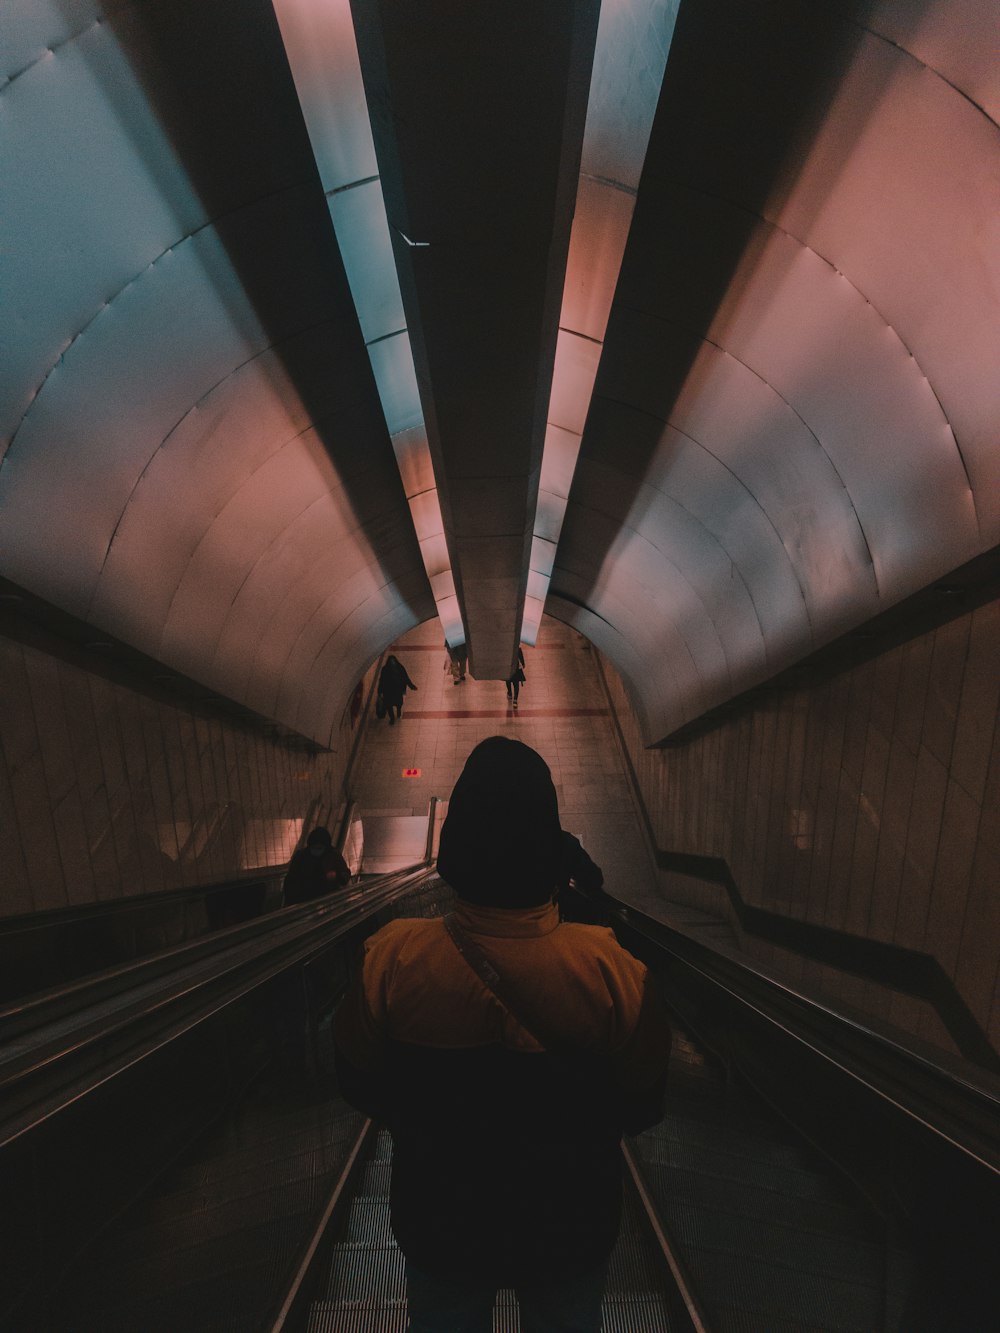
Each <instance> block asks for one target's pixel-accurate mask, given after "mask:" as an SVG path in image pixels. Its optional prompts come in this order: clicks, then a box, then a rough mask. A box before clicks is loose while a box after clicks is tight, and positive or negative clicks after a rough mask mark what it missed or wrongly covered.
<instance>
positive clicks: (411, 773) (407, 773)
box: [403, 768, 420, 778]
mask: <svg viewBox="0 0 1000 1333" xmlns="http://www.w3.org/2000/svg"><path fill="white" fill-rule="evenodd" d="M403 777H404V778H419V777H420V769H419V768H404V769H403Z"/></svg>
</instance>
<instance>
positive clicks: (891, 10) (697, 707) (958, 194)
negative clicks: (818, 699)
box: [553, 0, 1000, 739]
mask: <svg viewBox="0 0 1000 1333" xmlns="http://www.w3.org/2000/svg"><path fill="white" fill-rule="evenodd" d="M959 14H962V15H966V16H967V17H968V18H969V20H970V22H971V23H972V27H973V28H974V30H975V31H978V32H980V33H982V32H984V31H985V30H986V29H987V28H991V27H992V25H993V20H989V19H987V17H986V15H987V6H986V4H985V3H984V4H981V5H978V6H977V5H972V4H971V0H970V3H969V4H966V3H965V0H962V2H961V3H959V4H958V5H951V4H950V3H949V2H948V0H937V2H935V0H928V3H921V4H916V3H915V4H913V5H910V6H898V5H896V6H891V5H878V4H876V5H875V6H865V7H864V15H862V14H861V12H860V9H859V7H858V6H854V5H849V4H846V3H845V4H840V5H833V6H830V7H824V8H823V9H822V10H818V9H817V7H815V6H811V5H807V4H804V3H801V0H785V2H784V3H782V2H781V0H775V3H773V4H770V5H768V6H766V7H762V8H760V9H756V8H748V7H746V6H744V5H740V4H738V3H735V0H704V3H702V4H700V5H698V6H682V7H681V10H680V14H679V18H678V23H677V28H676V32H675V37H674V45H673V48H672V51H671V55H670V60H669V63H668V68H667V74H666V78H665V81H664V90H663V96H662V98H661V102H660V106H659V110H658V113H657V120H656V124H655V127H654V131H653V135H652V138H651V142H650V148H649V151H648V154H647V159H646V167H645V173H644V176H643V181H642V184H641V187H640V191H639V196H638V201H637V206H636V212H635V217H634V221H633V225H632V230H631V233H630V238H629V243H628V247H627V252H626V257H625V262H624V265H623V269H622V275H621V278H620V281H619V285H618V288H617V292H616V297H615V303H614V307H613V310H612V315H611V319H610V322H609V326H608V330H607V337H606V342H605V351H604V355H603V358H602V362H601V368H600V372H599V374H598V378H597V383H596V390H595V399H594V404H593V406H592V409H591V413H590V416H589V418H588V425H587V428H586V431H585V434H584V438H583V443H582V449H581V454H580V461H579V465H578V469H577V476H576V480H575V482H574V485H573V489H572V491H571V493H570V499H569V504H568V507H567V513H566V520H565V528H564V532H563V536H562V540H561V543H560V546H559V551H558V555H557V559H556V564H555V569H554V573H553V588H554V589H558V592H559V593H560V594H563V593H564V594H566V596H567V597H568V599H569V601H570V602H571V603H582V604H584V606H586V607H587V608H589V609H590V611H591V612H592V613H593V614H594V615H595V616H597V617H599V618H602V619H603V620H604V621H607V622H609V623H611V624H612V625H614V626H615V627H616V628H618V629H619V630H620V631H621V637H622V638H628V639H630V640H631V639H633V637H634V638H635V642H636V643H637V644H639V645H641V649H642V653H643V655H644V657H645V658H646V660H647V661H651V662H654V663H655V667H654V669H653V670H651V671H647V672H646V673H645V675H644V676H637V675H636V674H634V673H630V671H629V669H628V666H627V663H626V664H625V665H624V669H623V674H624V675H626V676H630V674H631V680H632V683H633V687H634V688H635V689H637V690H639V691H640V692H641V693H642V694H643V705H642V706H643V709H644V711H645V713H646V716H647V718H648V719H649V721H650V725H651V726H652V727H654V728H659V727H661V726H669V727H671V728H672V727H675V726H678V725H682V724H683V723H684V722H686V721H689V720H691V719H692V718H693V717H695V716H697V715H698V713H699V712H700V711H702V710H703V709H704V708H705V706H706V699H710V700H712V703H713V704H715V703H718V702H721V701H722V698H724V697H725V693H724V691H723V690H722V686H723V681H724V678H725V673H723V672H722V670H721V669H720V667H719V664H718V662H715V663H714V664H713V663H712V661H711V659H710V655H709V654H708V653H707V652H706V651H704V648H703V645H707V644H708V643H709V642H710V634H709V632H708V629H709V627H708V622H709V621H712V622H713V624H714V626H715V629H716V630H717V632H718V635H719V641H720V643H722V644H724V645H725V649H726V656H727V663H728V672H729V683H728V689H729V690H730V691H731V692H738V691H739V690H742V689H745V688H747V687H748V686H749V685H751V684H753V683H756V682H757V681H758V680H760V679H762V678H763V675H764V674H765V673H770V672H773V671H775V670H778V669H780V668H781V667H783V666H785V665H788V664H789V663H790V662H792V661H794V660H796V659H797V658H798V657H801V656H802V655H804V654H806V653H808V652H809V651H810V649H811V648H813V647H815V646H818V645H819V644H820V643H823V642H826V641H828V640H829V639H830V638H832V637H834V636H835V635H836V634H838V633H841V632H843V631H844V630H845V629H847V628H849V627H851V626H853V625H857V624H860V623H861V622H863V621H864V620H865V619H867V618H868V617H869V616H871V615H873V614H875V613H877V612H878V611H879V610H882V609H884V608H885V607H887V606H889V605H892V604H893V603H894V602H896V601H899V600H901V599H902V598H903V597H905V596H907V595H908V594H909V593H912V592H914V591H916V590H918V589H919V588H921V587H923V586H925V585H926V584H927V583H928V582H930V581H932V580H933V579H935V578H939V577H941V575H942V574H944V573H946V572H947V571H948V570H950V569H951V568H954V567H955V566H957V565H959V564H961V563H963V562H964V561H966V560H968V559H970V558H971V557H973V556H974V555H976V554H978V553H979V552H980V551H982V550H984V549H987V548H988V547H989V546H990V545H992V544H995V542H996V540H997V535H996V532H997V530H996V513H997V506H998V505H1000V472H998V471H997V469H998V468H1000V452H998V450H997V448H996V423H997V421H998V420H1000V376H997V375H996V366H997V365H998V364H1000V341H998V340H1000V319H998V314H1000V311H998V308H997V307H998V304H1000V230H998V228H1000V220H998V219H1000V215H998V214H997V210H996V208H995V200H994V199H993V191H992V190H991V188H990V186H989V185H988V182H989V181H990V180H991V179H992V178H994V176H995V173H996V171H997V169H998V166H1000V136H998V134H997V126H996V124H995V123H994V122H993V121H991V120H990V119H989V118H988V116H987V115H986V114H985V112H984V110H983V106H984V105H985V104H987V103H988V102H989V99H988V98H986V97H982V98H981V99H980V98H977V99H974V101H979V105H976V104H974V101H970V100H969V95H968V94H967V92H966V91H965V90H964V89H963V88H961V86H959V87H955V86H953V82H954V80H951V81H950V80H949V78H948V76H947V75H945V74H943V73H942V71H945V70H948V71H951V72H952V73H953V74H955V75H956V78H961V79H962V80H963V81H964V83H965V85H966V88H971V87H973V86H974V85H976V86H977V87H979V89H980V91H981V82H979V81H981V80H982V79H983V77H984V74H985V67H984V64H983V62H982V61H979V60H977V59H976V57H975V55H974V53H973V52H972V50H971V48H970V46H969V44H968V42H967V40H966V39H965V36H964V35H963V34H962V32H961V26H962V25H961V23H960V22H959V21H958V16H959ZM994 14H995V7H994ZM869 18H870V23H871V26H872V27H873V28H874V29H875V31H874V32H873V31H870V30H868V29H867V28H866V26H865V21H867V20H868V19H869ZM859 19H863V20H865V21H860V22H859ZM880 29H881V31H880ZM909 41H912V44H913V51H908V50H906V49H905V43H906V42H909ZM894 43H898V44H894ZM932 65H933V68H932V67H931V66H932ZM996 75H997V70H996V67H994V71H993V75H992V78H993V81H994V83H995V81H996ZM987 275H989V276H987ZM991 368H992V369H991ZM713 469H714V470H715V472H716V474H717V475H715V476H713V475H711V474H712V471H713ZM604 515H607V519H606V521H605V522H603V523H602V518H603V516H604ZM689 519H690V520H692V521H691V522H689V521H688V520H689ZM621 524H624V525H625V527H624V528H618V529H617V531H616V526H617V525H621ZM629 529H631V530H633V531H634V534H635V536H634V538H633V539H631V540H629V539H628V538H627V536H626V533H627V531H628V530H629ZM709 533H710V534H711V535H712V538H713V540H714V542H715V543H717V545H716V546H715V547H712V545H711V544H709V545H706V544H705V535H706V534H709ZM652 549H655V550H656V551H657V552H659V553H660V555H661V556H662V558H663V561H664V562H665V563H669V564H670V565H671V566H673V567H674V568H675V569H676V570H678V571H680V572H681V573H682V575H683V577H684V580H685V581H686V583H687V585H688V586H689V587H692V588H696V589H698V593H699V596H698V598H697V599H696V600H692V598H691V597H690V595H689V594H688V592H686V591H685V589H684V588H683V587H682V586H681V585H680V584H679V583H678V581H677V578H676V576H675V575H674V574H672V573H670V572H669V571H668V570H666V569H664V570H663V571H661V572H659V573H657V563H656V560H654V559H652V558H651V556H650V550H652ZM710 550H714V551H715V553H716V554H717V555H718V554H720V553H723V552H724V553H725V556H726V557H727V558H728V560H729V561H731V567H730V568H731V581H733V582H734V583H735V582H739V583H740V584H742V586H743V587H744V588H745V590H746V593H747V595H748V596H749V598H750V601H751V602H752V605H753V609H754V612H755V615H756V618H757V620H758V622H759V627H758V628H757V629H756V630H755V631H754V632H749V626H750V622H749V621H746V622H745V625H744V627H743V628H742V629H741V628H740V626H739V624H738V622H737V619H736V618H735V617H736V616H737V615H738V614H739V613H740V612H741V610H743V609H745V606H746V602H745V599H744V598H743V596H742V595H740V596H737V597H735V599H729V600H727V599H722V600H720V599H719V596H718V589H717V588H715V586H714V581H710V583H711V586H706V585H703V584H702V582H701V575H702V573H703V572H704V571H705V570H706V568H708V567H710V566H711V562H712V557H711V556H710V555H709V551H710ZM706 562H708V563H706ZM715 576H716V577H721V576H722V567H721V566H720V567H719V568H717V569H716V570H715ZM630 590H631V591H630ZM630 602H633V603H634V604H635V607H636V608H638V607H639V606H645V607H649V606H651V605H655V606H656V608H657V609H656V614H655V615H653V616H648V617H647V620H646V623H645V624H643V622H642V619H641V618H640V617H638V616H636V615H635V614H634V613H633V612H632V610H631V609H630V607H629V603H630ZM665 622H669V623H670V625H671V626H672V627H673V628H672V630H671V633H672V634H674V635H675V638H674V639H673V640H669V639H667V640H664V639H662V635H661V626H662V625H663V624H664V623H665ZM626 626H627V628H626ZM761 632H762V634H763V643H761ZM619 642H620V640H619ZM671 642H673V647H671V646H670V643H671ZM762 648H763V651H762ZM692 664H694V665H695V666H696V671H695V674H694V675H692V674H691V669H692ZM620 665H621V664H620ZM665 695H669V696H670V700H669V702H664V696H665ZM648 734H649V737H650V739H658V738H659V737H660V736H662V735H663V734H664V733H663V732H662V731H654V732H651V733H648Z"/></svg>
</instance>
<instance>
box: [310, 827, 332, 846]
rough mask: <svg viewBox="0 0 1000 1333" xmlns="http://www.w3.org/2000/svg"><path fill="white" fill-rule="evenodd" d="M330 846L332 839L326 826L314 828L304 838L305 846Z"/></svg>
mask: <svg viewBox="0 0 1000 1333" xmlns="http://www.w3.org/2000/svg"><path fill="white" fill-rule="evenodd" d="M320 845H322V846H323V847H332V846H333V839H332V838H331V837H330V830H329V829H327V828H314V829H313V831H312V832H311V833H310V834H309V837H308V838H306V846H307V847H319V846H320Z"/></svg>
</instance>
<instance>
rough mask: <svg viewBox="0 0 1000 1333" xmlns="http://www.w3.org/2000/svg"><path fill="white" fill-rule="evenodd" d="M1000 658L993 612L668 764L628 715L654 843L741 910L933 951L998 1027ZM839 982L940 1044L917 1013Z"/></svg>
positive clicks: (763, 710) (745, 714)
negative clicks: (759, 905) (714, 880)
mask: <svg viewBox="0 0 1000 1333" xmlns="http://www.w3.org/2000/svg"><path fill="white" fill-rule="evenodd" d="M998 663H1000V606H998V605H996V604H994V605H993V606H988V607H984V608H981V609H979V610H977V611H976V612H974V613H972V614H969V615H966V616H964V617H959V618H957V619H956V620H955V621H953V622H951V623H950V624H947V625H945V626H942V627H941V628H939V629H937V630H935V631H933V632H930V633H928V634H925V635H922V636H920V637H919V638H917V639H915V640H913V641H912V642H910V643H907V644H905V645H902V646H901V647H897V648H893V649H891V650H889V651H887V652H886V653H884V654H882V655H881V656H877V657H875V658H873V659H872V660H871V661H869V662H868V663H862V664H859V665H857V666H855V667H852V668H847V669H845V670H843V671H841V672H839V673H838V674H835V675H833V676H832V677H830V678H828V679H826V680H822V681H818V682H816V683H814V684H806V685H799V686H798V687H795V688H792V687H789V688H788V689H787V690H784V691H780V692H776V693H771V694H765V695H763V696H762V697H761V698H760V699H759V700H758V701H757V702H756V703H755V704H753V705H748V706H747V707H746V708H744V709H742V710H741V711H740V712H738V713H736V714H735V715H734V716H732V717H731V718H730V719H729V720H727V721H726V722H724V723H721V724H720V725H719V726H717V727H715V728H713V729H712V730H711V731H709V732H705V733H703V734H702V735H701V736H699V737H697V738H695V739H694V740H692V741H691V742H690V743H689V744H688V745H686V746H681V747H677V748H675V749H672V750H670V751H653V752H646V751H644V750H643V749H642V745H641V740H640V738H639V734H638V729H637V727H636V726H635V725H633V723H632V722H631V721H630V720H629V718H627V717H624V716H623V719H622V727H623V733H624V734H625V736H626V737H627V744H628V746H629V749H630V753H631V754H632V757H633V762H634V764H635V766H636V768H637V770H638V771H639V772H640V773H641V775H642V776H641V782H642V788H643V791H644V793H645V797H646V800H647V803H648V804H649V805H650V808H651V812H652V818H653V821H654V825H655V826H656V827H657V829H658V830H659V829H664V830H668V831H669V841H664V842H662V843H661V845H663V846H667V847H669V848H670V849H672V850H676V851H684V852H694V853H700V854H702V855H720V854H721V855H723V856H724V857H725V859H726V860H727V862H728V864H729V866H730V870H731V871H732V873H733V875H734V877H735V879H736V882H737V884H738V885H739V886H740V888H741V890H742V892H743V894H744V897H745V898H746V899H747V901H750V902H755V901H762V897H761V895H766V898H765V899H763V900H764V901H766V902H768V903H770V904H771V905H773V906H774V907H776V908H778V909H779V910H782V911H786V912H789V913H793V914H796V915H802V916H804V917H805V918H806V919H807V920H809V921H813V922H817V923H826V924H828V925H831V926H834V927H837V928H841V929H848V930H850V931H852V932H856V933H861V934H868V935H870V936H871V937H873V938H876V939H880V940H886V941H888V942H892V943H897V944H900V945H902V946H904V947H910V948H914V949H918V950H921V951H922V950H925V949H926V950H928V951H930V952H933V953H934V954H935V956H936V957H938V959H939V961H940V962H941V965H942V966H943V967H944V968H945V970H946V971H947V972H948V973H949V975H951V976H952V977H953V979H955V981H956V984H957V985H958V986H959V989H960V991H961V993H962V994H963V996H964V997H965V999H966V1001H967V1002H969V1003H970V1004H971V1003H973V1001H974V1003H975V1006H976V1010H977V1012H978V1013H979V1015H980V1017H981V1021H982V1022H983V1023H984V1026H989V1027H990V1030H991V1031H993V1032H996V1031H997V1030H998V1028H1000V1016H998V1014H997V1012H996V1006H997V1004H998V1002H1000V983H998V960H1000V748H998V746H1000V742H998V740H997V731H996V728H997V721H998V707H1000V670H998ZM612 678H613V673H612V672H611V671H610V669H609V680H611V679H612ZM611 688H612V694H613V697H615V699H616V703H617V704H618V706H619V707H622V706H623V703H624V696H621V698H619V697H618V696H617V695H615V694H614V689H615V687H614V686H613V685H612V686H611ZM799 710H801V711H799ZM980 800H981V801H982V804H981V807H980ZM793 822H794V823H795V828H796V831H795V832H794V833H793V832H792V823H793ZM797 844H798V845H797ZM801 844H806V845H801ZM720 848H721V849H722V850H721V852H720V850H719V849H720ZM753 947H754V950H755V956H759V957H761V958H763V957H770V956H771V954H769V953H768V951H767V950H766V949H765V948H764V947H763V946H762V945H761V944H760V943H759V942H757V943H755V944H754V945H753ZM772 953H773V951H772ZM775 957H777V955H775ZM779 962H780V960H779ZM786 966H787V968H788V971H789V975H791V970H792V965H791V963H786ZM795 967H796V968H797V967H798V963H796V964H795ZM826 984H828V985H831V984H833V983H832V981H831V980H830V978H826ZM837 984H838V985H839V986H840V992H841V995H842V996H847V995H848V994H850V995H852V996H853V998H854V1001H855V1002H857V1003H858V1004H859V1005H861V1006H864V1005H865V1004H867V1005H869V1006H870V1007H871V1009H872V1012H874V1011H875V1010H876V1009H877V1011H878V1012H880V1013H882V1014H888V1013H890V1011H891V1012H892V1013H893V1014H894V1015H895V1019H894V1021H897V1022H901V1023H905V1024H908V1025H909V1030H912V1031H917V1030H918V1029H919V1031H920V1032H923V1033H925V1034H930V1035H929V1039H930V1040H934V1041H936V1042H939V1043H940V1042H941V1041H942V1039H943V1038H942V1029H941V1025H940V1022H939V1020H938V1019H937V1018H936V1017H933V1016H929V1011H928V1008H927V1006H926V1005H925V1004H921V1003H910V1002H909V1001H901V1000H895V999H893V998H892V997H891V995H889V994H888V993H887V992H886V991H885V989H884V988H882V987H878V986H868V987H867V993H866V988H865V985H864V984H863V983H858V984H855V983H853V982H850V981H849V980H846V979H841V981H840V982H838V983H837ZM949 1045H950V1041H949Z"/></svg>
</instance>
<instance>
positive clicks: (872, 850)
mask: <svg viewBox="0 0 1000 1333" xmlns="http://www.w3.org/2000/svg"><path fill="white" fill-rule="evenodd" d="M888 769H889V738H888V736H887V735H885V734H884V733H883V732H882V731H881V730H880V729H879V728H877V727H875V726H869V728H868V739H867V744H866V746H865V764H864V771H863V773H862V780H861V791H860V793H859V796H858V818H857V822H856V824H855V828H854V847H853V850H852V855H851V869H850V885H849V889H848V903H847V910H846V913H845V917H844V929H845V930H849V931H851V932H852V934H855V935H863V934H865V932H866V931H867V929H868V916H869V909H870V905H871V896H872V884H873V882H874V879H875V865H876V862H877V860H878V843H879V834H880V831H881V827H882V807H883V802H884V798H885V782H886V774H887V773H888Z"/></svg>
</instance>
